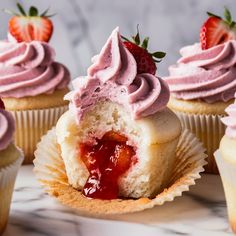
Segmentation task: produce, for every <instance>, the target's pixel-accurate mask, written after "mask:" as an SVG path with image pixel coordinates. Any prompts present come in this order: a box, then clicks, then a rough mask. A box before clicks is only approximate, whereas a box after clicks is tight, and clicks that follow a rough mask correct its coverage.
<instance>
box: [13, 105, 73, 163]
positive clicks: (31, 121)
mask: <svg viewBox="0 0 236 236" xmlns="http://www.w3.org/2000/svg"><path fill="white" fill-rule="evenodd" d="M67 110H68V106H67V105H66V106H61V107H56V108H49V109H39V110H25V111H10V112H11V113H12V115H13V117H14V119H15V121H16V132H15V144H16V145H17V146H18V147H20V148H21V149H22V150H23V152H24V155H25V159H24V162H23V163H24V164H31V163H32V162H33V159H34V151H35V150H36V145H37V143H38V142H39V141H40V139H41V137H42V136H43V135H44V134H45V133H46V132H47V131H48V130H50V129H51V128H52V127H53V126H55V125H56V123H57V120H58V119H59V118H60V116H61V115H62V114H63V113H64V112H65V111H67Z"/></svg>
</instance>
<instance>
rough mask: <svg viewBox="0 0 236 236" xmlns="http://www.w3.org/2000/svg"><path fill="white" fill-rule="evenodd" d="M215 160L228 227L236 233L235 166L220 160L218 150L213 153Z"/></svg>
mask: <svg viewBox="0 0 236 236" xmlns="http://www.w3.org/2000/svg"><path fill="white" fill-rule="evenodd" d="M215 159H216V163H217V166H218V168H219V172H220V176H221V180H222V183H223V187H224V192H225V196H226V202H227V208H228V216H229V221H230V225H231V228H232V230H233V231H234V233H236V181H235V179H236V165H233V164H232V163H229V162H228V161H227V160H225V159H224V158H222V156H221V153H220V151H219V150H217V151H216V152H215Z"/></svg>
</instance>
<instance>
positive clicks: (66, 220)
mask: <svg viewBox="0 0 236 236" xmlns="http://www.w3.org/2000/svg"><path fill="white" fill-rule="evenodd" d="M21 235H24V236H41V235H46V236H65V235H66V236H74V235H82V236H87V235H88V236H95V235H96V236H108V235H112V236H118V235H119V236H120V235H123V236H126V235H129V236H131V235H135V236H139V235H145V236H146V235H148V236H154V235H155V236H157V235H158V236H161V235H197V236H199V235H201V236H203V235H207V236H209V235H215V236H218V235H219V236H226V235H232V233H231V230H230V228H229V224H228V220H227V212H226V204H225V198H224V193H223V189H222V184H221V180H220V177H219V176H213V175H203V176H202V179H200V180H198V181H197V185H195V186H192V187H191V191H190V192H186V193H184V195H183V196H182V197H179V198H176V199H175V201H173V202H170V203H165V204H164V205H163V206H158V207H155V208H153V209H150V210H146V211H143V212H139V213H133V214H126V215H117V216H112V217H109V218H107V219H92V218H86V217H82V216H79V215H78V214H77V213H76V212H75V211H73V210H72V209H70V208H67V207H64V206H62V205H61V204H60V203H58V202H57V201H56V200H54V199H53V198H51V197H49V196H48V195H47V194H46V193H44V191H43V189H42V188H41V187H40V186H39V184H38V183H37V181H36V179H35V177H34V175H33V173H32V166H24V167H22V168H21V170H20V172H19V175H18V178H17V181H16V186H15V192H14V196H13V202H12V206H11V213H10V220H9V224H8V227H7V230H6V232H5V233H4V236H21Z"/></svg>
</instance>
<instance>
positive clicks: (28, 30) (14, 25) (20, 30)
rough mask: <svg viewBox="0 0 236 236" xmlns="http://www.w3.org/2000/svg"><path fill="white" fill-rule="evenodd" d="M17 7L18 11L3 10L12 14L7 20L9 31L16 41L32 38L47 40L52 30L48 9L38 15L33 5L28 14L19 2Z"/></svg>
mask: <svg viewBox="0 0 236 236" xmlns="http://www.w3.org/2000/svg"><path fill="white" fill-rule="evenodd" d="M17 7H18V9H19V13H14V12H11V11H8V10H5V12H7V13H10V14H13V15H14V16H13V17H11V19H10V20H9V24H8V28H9V29H8V30H9V33H10V34H11V35H12V36H13V37H14V38H15V39H16V40H17V42H30V41H33V40H37V41H44V42H48V41H49V40H50V38H51V36H52V32H53V24H52V21H51V20H50V19H49V17H51V16H52V15H47V13H48V10H49V9H47V10H46V11H44V12H43V13H42V14H40V15H39V14H38V9H37V8H36V7H34V6H31V7H30V9H29V12H28V14H27V13H26V12H25V10H24V9H23V7H22V6H21V5H20V4H19V3H17Z"/></svg>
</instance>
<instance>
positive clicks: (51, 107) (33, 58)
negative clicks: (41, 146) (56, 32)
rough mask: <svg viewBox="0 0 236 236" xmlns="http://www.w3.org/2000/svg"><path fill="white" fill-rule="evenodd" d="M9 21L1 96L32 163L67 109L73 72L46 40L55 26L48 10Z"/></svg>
mask: <svg viewBox="0 0 236 236" xmlns="http://www.w3.org/2000/svg"><path fill="white" fill-rule="evenodd" d="M18 7H19V10H20V13H21V14H19V15H16V16H13V17H12V18H11V19H10V21H9V33H8V40H3V41H0V97H2V99H3V102H4V104H5V107H6V110H8V111H10V112H11V113H12V114H13V116H14V117H15V120H16V144H17V145H18V146H19V147H21V148H22V149H23V151H24V152H25V161H24V162H25V163H31V162H32V160H33V158H34V155H33V153H34V151H35V148H36V144H37V142H38V141H39V140H40V137H41V136H42V135H43V134H44V133H45V132H46V131H47V130H48V129H50V128H51V127H52V126H54V125H55V124H56V122H57V119H58V118H59V117H60V116H61V114H63V113H64V112H65V111H66V110H67V105H68V102H67V101H64V100H63V97H64V95H65V94H66V93H67V92H68V91H69V90H68V83H69V81H70V73H69V71H68V70H67V68H66V67H65V66H64V65H62V64H60V63H58V62H56V61H55V51H54V49H53V48H52V47H51V46H50V45H49V44H48V43H47V42H48V41H49V39H50V37H51V35H52V31H53V25H52V22H51V20H50V19H49V18H48V17H47V16H46V14H47V12H46V13H43V14H42V15H38V11H37V9H36V8H35V7H31V8H30V9H29V15H27V14H26V13H25V12H24V9H23V8H22V7H21V6H20V5H19V4H18Z"/></svg>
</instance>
